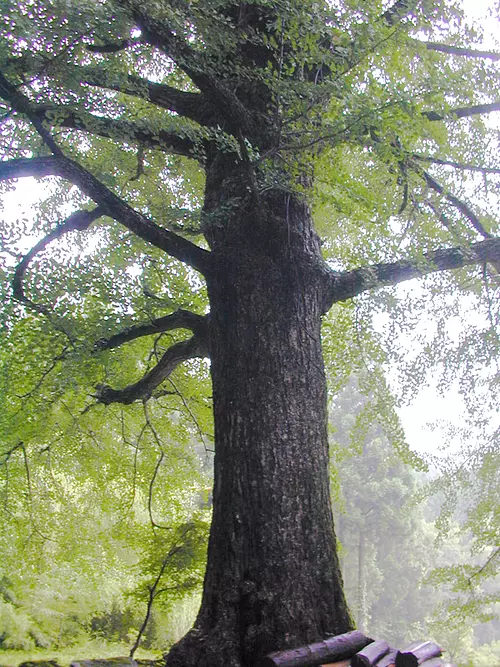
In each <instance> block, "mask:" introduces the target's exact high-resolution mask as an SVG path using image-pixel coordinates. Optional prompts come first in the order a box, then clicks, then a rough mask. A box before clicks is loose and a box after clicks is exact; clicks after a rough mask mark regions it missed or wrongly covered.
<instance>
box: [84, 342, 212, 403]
mask: <svg viewBox="0 0 500 667" xmlns="http://www.w3.org/2000/svg"><path fill="white" fill-rule="evenodd" d="M206 356H208V348H207V343H206V340H205V338H204V337H201V336H199V335H196V334H195V335H194V336H192V338H190V339H189V340H186V341H182V342H181V343H176V344H175V345H172V347H170V348H168V350H167V351H166V352H165V354H164V355H163V356H162V357H161V359H160V361H159V362H158V364H157V365H156V366H155V367H154V368H153V369H152V370H150V371H149V373H146V375H144V377H142V378H141V379H140V380H139V381H138V382H136V383H134V384H130V385H128V386H127V387H125V388H124V389H112V388H111V387H108V386H106V385H100V386H98V387H96V389H97V394H96V398H97V400H98V402H99V403H104V405H109V404H110V403H123V404H125V405H129V404H130V403H133V402H134V401H145V400H148V399H149V398H151V395H152V394H153V392H154V390H155V389H156V387H158V386H159V385H160V384H161V383H162V382H163V381H164V380H166V379H167V378H168V376H169V375H170V374H171V373H172V372H173V371H174V370H175V369H176V368H177V366H179V365H180V364H181V363H182V362H183V361H187V360H188V359H195V358H196V357H206Z"/></svg>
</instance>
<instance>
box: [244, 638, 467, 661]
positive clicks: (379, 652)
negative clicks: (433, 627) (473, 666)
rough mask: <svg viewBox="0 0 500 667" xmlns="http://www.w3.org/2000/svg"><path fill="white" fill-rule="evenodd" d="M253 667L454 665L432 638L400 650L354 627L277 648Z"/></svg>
mask: <svg viewBox="0 0 500 667" xmlns="http://www.w3.org/2000/svg"><path fill="white" fill-rule="evenodd" d="M257 667H455V666H454V665H452V664H451V663H449V662H447V661H446V660H445V659H444V658H443V657H442V650H441V649H440V648H439V646H437V644H434V642H432V641H424V642H414V643H413V644H410V645H409V646H407V647H406V648H404V649H402V650H398V649H395V648H391V646H389V644H388V643H387V642H385V641H374V640H373V639H370V638H369V637H366V636H365V635H364V634H363V633H362V632H359V631H357V630H355V631H353V632H347V633H346V634H344V635H337V636H336V637H328V638H327V639H325V640H323V641H322V642H316V643H315V644H308V645H307V646H301V647H299V648H296V649H288V650H286V651H277V652H276V653H271V654H269V655H268V656H266V657H265V658H264V659H263V660H261V661H260V662H259V664H258V666H257Z"/></svg>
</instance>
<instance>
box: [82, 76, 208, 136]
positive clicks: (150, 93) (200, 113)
mask: <svg viewBox="0 0 500 667" xmlns="http://www.w3.org/2000/svg"><path fill="white" fill-rule="evenodd" d="M78 71H80V70H78ZM81 80H82V81H83V82H84V83H87V84H89V85H90V86H97V87H100V88H108V89H109V90H116V91H119V92H121V93H126V94H127V95H132V96H133V97H140V98H141V99H143V100H147V101H148V102H151V103H152V104H156V105H157V106H159V107H162V108H164V109H169V110H170V111H174V112H175V113H177V114H178V115H179V116H184V117H185V118H190V119H191V120H194V121H195V122H196V123H199V124H200V125H204V126H207V127H216V126H217V124H218V122H217V121H218V120H219V122H220V118H219V114H218V113H217V110H216V109H215V108H214V107H213V106H212V105H210V103H208V102H207V101H206V100H205V97H204V96H203V95H202V94H201V93H188V92H185V91H183V90H178V89H177V88H173V87H172V86H167V85H166V84H163V83H154V82H152V81H148V79H144V78H142V77H139V76H134V75H130V74H129V75H127V76H116V75H113V74H112V73H110V72H109V71H108V70H105V69H103V68H101V67H82V68H81Z"/></svg>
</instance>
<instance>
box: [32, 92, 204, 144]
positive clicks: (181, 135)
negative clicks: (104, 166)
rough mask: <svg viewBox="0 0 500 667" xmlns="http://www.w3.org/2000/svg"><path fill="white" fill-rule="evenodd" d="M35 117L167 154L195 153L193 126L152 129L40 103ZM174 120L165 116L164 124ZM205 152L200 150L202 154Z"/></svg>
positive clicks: (143, 125)
mask: <svg viewBox="0 0 500 667" xmlns="http://www.w3.org/2000/svg"><path fill="white" fill-rule="evenodd" d="M34 114H35V116H36V118H38V119H39V120H44V121H46V122H47V123H49V124H51V125H54V126H56V127H62V128H68V129H72V130H80V131H82V132H88V133H89V134H94V135H97V136H99V137H105V138H106V139H113V140H115V141H119V142H132V143H137V144H140V145H142V146H146V147H147V148H151V149H157V150H161V151H163V152H165V153H174V154H175V155H184V156H186V157H193V156H194V155H195V154H196V142H195V141H194V140H193V139H190V138H189V137H188V136H187V135H188V133H189V132H190V131H191V132H190V133H191V134H193V131H192V128H186V130H185V131H182V132H181V131H179V129H178V128H174V129H172V130H168V129H164V128H152V127H150V126H149V124H148V123H147V122H146V121H141V122H136V123H133V122H130V121H128V120H123V119H119V118H107V117H103V116H94V115H93V114H91V113H88V112H87V111H83V110H81V109H78V110H77V109H74V108H72V107H70V106H66V105H62V104H61V105H52V106H51V107H50V108H47V107H42V106H39V107H37V108H36V109H35V112H34ZM168 123H172V124H173V123H175V121H173V119H169V118H166V119H165V124H168ZM201 153H202V151H198V154H200V155H201Z"/></svg>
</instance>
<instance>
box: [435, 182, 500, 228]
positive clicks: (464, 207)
mask: <svg viewBox="0 0 500 667" xmlns="http://www.w3.org/2000/svg"><path fill="white" fill-rule="evenodd" d="M422 176H423V177H424V178H425V182H426V183H427V185H428V186H429V187H430V188H431V189H432V190H434V191H435V192H437V193H439V194H440V195H443V196H444V197H445V199H446V200H447V201H448V202H449V203H450V204H451V205H452V206H454V207H455V208H456V209H457V210H458V211H460V213H461V214H462V215H463V216H465V217H466V218H467V220H468V221H469V222H470V223H471V225H472V226H473V227H474V229H475V230H476V232H478V234H480V235H481V236H482V237H483V239H492V238H493V234H490V232H488V231H487V230H486V229H485V228H484V225H483V223H482V222H481V221H480V220H479V218H478V217H477V215H476V214H475V213H474V211H473V210H472V208H471V207H470V206H469V205H468V204H466V203H465V202H464V201H462V200H461V199H459V198H458V197H456V196H455V195H454V194H452V193H451V192H447V191H446V190H445V188H444V186H442V185H441V184H440V183H438V181H436V179H435V178H434V177H433V176H431V175H430V174H429V173H428V172H427V171H423V172H422Z"/></svg>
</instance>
